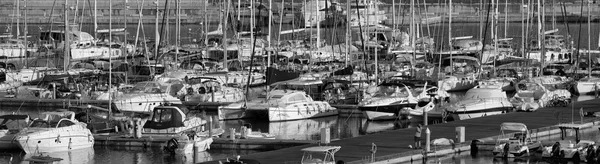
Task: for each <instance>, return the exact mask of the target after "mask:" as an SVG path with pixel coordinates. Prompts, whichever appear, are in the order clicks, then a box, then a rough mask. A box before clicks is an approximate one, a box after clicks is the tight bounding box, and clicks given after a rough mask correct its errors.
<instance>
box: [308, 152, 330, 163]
mask: <svg viewBox="0 0 600 164" xmlns="http://www.w3.org/2000/svg"><path fill="white" fill-rule="evenodd" d="M331 161H333V157H332V156H331V155H329V153H327V152H325V153H323V152H304V155H303V156H302V163H329V162H331Z"/></svg>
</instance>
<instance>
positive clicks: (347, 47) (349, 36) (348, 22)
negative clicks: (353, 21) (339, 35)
mask: <svg viewBox="0 0 600 164" xmlns="http://www.w3.org/2000/svg"><path fill="white" fill-rule="evenodd" d="M350 10H351V9H350V1H349V0H348V1H346V40H345V41H346V47H345V48H346V59H345V62H344V66H346V67H348V60H350V59H349V57H350V52H349V51H350V47H349V45H350V40H352V36H351V34H350V32H351V31H350Z"/></svg>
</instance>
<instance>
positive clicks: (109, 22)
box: [108, 0, 112, 117]
mask: <svg viewBox="0 0 600 164" xmlns="http://www.w3.org/2000/svg"><path fill="white" fill-rule="evenodd" d="M108 6H109V7H108V12H109V14H108V43H112V0H108ZM108 65H109V69H108V112H109V113H110V112H111V110H112V101H111V99H112V95H111V89H112V46H110V44H109V46H108ZM109 117H110V116H109Z"/></svg>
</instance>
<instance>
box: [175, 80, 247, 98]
mask: <svg viewBox="0 0 600 164" xmlns="http://www.w3.org/2000/svg"><path fill="white" fill-rule="evenodd" d="M178 97H182V100H183V101H194V102H231V103H234V102H240V101H243V100H244V97H245V95H244V92H243V90H242V89H240V88H234V87H228V86H225V85H223V84H221V83H220V82H218V81H217V79H215V78H206V77H192V78H188V80H187V81H186V84H184V86H183V89H182V90H181V91H180V92H179V93H178Z"/></svg>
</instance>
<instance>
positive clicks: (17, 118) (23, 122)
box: [0, 114, 30, 130]
mask: <svg viewBox="0 0 600 164" xmlns="http://www.w3.org/2000/svg"><path fill="white" fill-rule="evenodd" d="M0 120H1V121H0V130H18V129H23V128H26V127H27V126H29V121H30V120H29V116H28V115H16V114H9V115H2V116H0Z"/></svg>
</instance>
